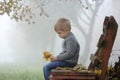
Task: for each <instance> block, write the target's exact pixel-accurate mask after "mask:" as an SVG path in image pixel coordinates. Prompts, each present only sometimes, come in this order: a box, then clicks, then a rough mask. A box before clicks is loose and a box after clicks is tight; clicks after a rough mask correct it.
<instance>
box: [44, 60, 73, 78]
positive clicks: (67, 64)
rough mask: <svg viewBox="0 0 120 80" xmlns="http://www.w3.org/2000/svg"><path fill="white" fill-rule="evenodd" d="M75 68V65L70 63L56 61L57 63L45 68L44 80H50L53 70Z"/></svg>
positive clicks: (49, 64)
mask: <svg viewBox="0 0 120 80" xmlns="http://www.w3.org/2000/svg"><path fill="white" fill-rule="evenodd" d="M73 66H75V65H73V64H71V63H68V62H64V61H55V62H51V63H48V64H47V65H45V66H44V67H43V72H44V78H45V80H49V76H50V72H51V70H52V69H55V68H56V67H73Z"/></svg>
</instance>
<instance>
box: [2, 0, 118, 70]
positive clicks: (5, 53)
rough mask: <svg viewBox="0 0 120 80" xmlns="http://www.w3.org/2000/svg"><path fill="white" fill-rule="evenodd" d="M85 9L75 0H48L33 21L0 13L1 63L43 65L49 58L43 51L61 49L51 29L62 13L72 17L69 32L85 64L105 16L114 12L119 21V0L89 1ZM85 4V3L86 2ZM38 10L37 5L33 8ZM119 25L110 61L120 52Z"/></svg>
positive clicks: (100, 31) (92, 49)
mask: <svg viewBox="0 0 120 80" xmlns="http://www.w3.org/2000/svg"><path fill="white" fill-rule="evenodd" d="M88 2H89V3H90V4H91V5H88V7H89V8H88V9H87V8H84V7H83V6H81V4H80V3H79V2H78V0H71V1H69V0H68V1H67V0H47V1H46V3H45V7H44V9H45V12H46V13H47V15H48V17H46V16H45V15H42V16H36V17H35V19H34V20H35V24H28V23H26V22H16V21H14V20H11V19H10V17H8V16H7V14H5V15H2V16H0V67H2V66H8V65H14V66H18V67H20V68H21V67H22V66H27V67H38V68H39V67H43V66H44V64H46V63H48V62H49V61H45V60H44V59H43V54H42V53H43V52H44V51H49V52H51V53H52V54H54V55H57V54H59V53H60V52H61V44H62V41H63V40H62V39H60V38H59V37H58V36H57V34H56V33H55V31H54V24H55V23H56V20H57V19H59V18H61V17H64V18H68V19H70V21H71V25H72V32H73V33H74V34H75V36H76V37H77V39H78V41H79V44H80V56H79V63H80V64H83V65H85V66H88V65H89V63H90V54H91V53H95V51H96V50H97V47H96V45H97V42H98V40H99V37H100V35H101V34H102V29H103V21H104V18H105V16H111V15H112V16H114V18H115V19H116V21H117V23H118V26H119V25H120V16H119V14H120V5H119V3H120V1H119V0H99V1H96V2H92V0H88ZM85 5H87V3H86V4H85ZM34 10H35V11H34V12H36V14H37V10H38V9H34ZM119 34H120V29H119V27H118V32H117V36H116V39H115V43H114V46H113V52H112V56H111V57H110V63H109V64H114V62H115V61H117V60H118V56H120V36H119Z"/></svg>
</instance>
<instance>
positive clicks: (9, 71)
mask: <svg viewBox="0 0 120 80" xmlns="http://www.w3.org/2000/svg"><path fill="white" fill-rule="evenodd" d="M0 80H44V79H43V73H42V68H35V67H32V68H25V67H0Z"/></svg>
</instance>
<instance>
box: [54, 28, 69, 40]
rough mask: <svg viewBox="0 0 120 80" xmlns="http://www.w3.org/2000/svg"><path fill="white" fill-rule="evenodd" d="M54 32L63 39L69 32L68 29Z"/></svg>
mask: <svg viewBox="0 0 120 80" xmlns="http://www.w3.org/2000/svg"><path fill="white" fill-rule="evenodd" d="M56 32H57V34H58V36H59V37H60V38H63V39H64V38H66V37H67V35H68V33H69V31H61V30H57V31H56Z"/></svg>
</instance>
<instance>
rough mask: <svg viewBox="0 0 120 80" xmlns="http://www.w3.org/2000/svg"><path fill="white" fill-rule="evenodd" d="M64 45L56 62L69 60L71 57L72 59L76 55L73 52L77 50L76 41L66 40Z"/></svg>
mask: <svg viewBox="0 0 120 80" xmlns="http://www.w3.org/2000/svg"><path fill="white" fill-rule="evenodd" d="M65 44H66V45H65V46H66V48H65V49H64V51H63V52H62V53H61V54H59V55H58V56H57V59H58V60H66V59H70V58H71V57H74V55H75V54H76V53H75V52H76V50H77V48H78V43H77V42H76V40H74V39H70V40H67V41H66V42H65Z"/></svg>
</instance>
